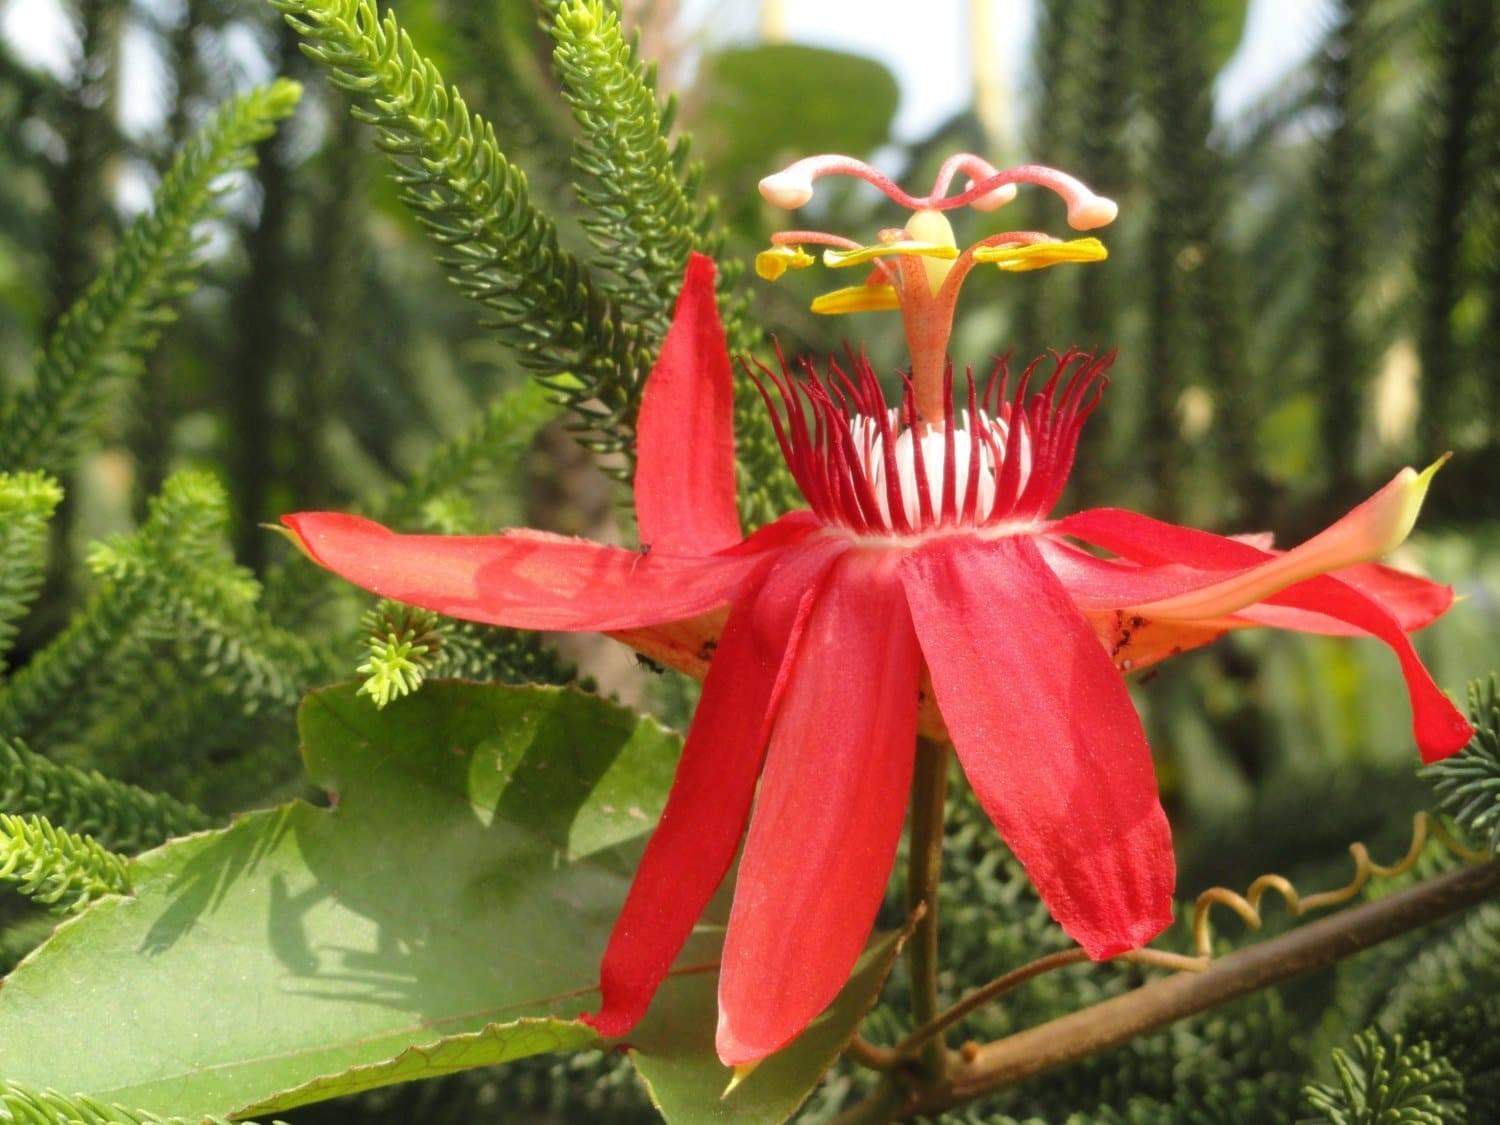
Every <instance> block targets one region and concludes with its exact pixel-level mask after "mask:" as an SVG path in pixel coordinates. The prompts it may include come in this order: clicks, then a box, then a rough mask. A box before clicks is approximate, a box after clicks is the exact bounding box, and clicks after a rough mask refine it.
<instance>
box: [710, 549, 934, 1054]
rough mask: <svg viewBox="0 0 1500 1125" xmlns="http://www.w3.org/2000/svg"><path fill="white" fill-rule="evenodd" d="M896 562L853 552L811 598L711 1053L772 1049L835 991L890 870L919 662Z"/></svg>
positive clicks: (745, 863) (744, 868)
mask: <svg viewBox="0 0 1500 1125" xmlns="http://www.w3.org/2000/svg"><path fill="white" fill-rule="evenodd" d="M894 566H895V560H894V558H893V557H892V556H891V555H890V554H889V553H887V552H880V553H851V554H849V555H846V556H845V558H844V559H843V561H841V562H840V564H839V567H838V569H837V570H835V571H834V572H833V574H832V575H831V576H830V577H829V579H828V584H827V586H826V588H825V590H824V592H823V593H822V594H821V595H820V596H819V599H818V604H817V605H816V607H815V608H814V609H813V613H812V617H811V619H810V620H809V621H808V624H807V631H806V633H805V634H804V636H803V639H802V645H801V649H800V651H799V653H798V656H797V663H796V666H795V668H794V669H793V672H792V681H791V685H790V687H789V688H788V689H787V693H786V698H785V700H784V701H783V703H782V706H781V713H780V714H779V715H778V717H777V720H776V729H775V732H774V733H773V734H772V736H771V747H770V750H769V751H768V752H767V759H766V770H765V776H764V779H763V780H762V782H761V787H760V796H759V798H758V799H757V801H756V805H755V812H754V815H753V817H752V819H751V823H750V835H749V839H748V841H747V842H746V844H745V854H744V858H743V859H742V860H741V861H740V874H739V882H738V883H737V885H736V887H735V894H734V908H733V911H732V912H731V914H730V919H729V933H728V937H727V939H726V941H725V944H724V960H723V966H722V968H721V970H720V977H719V1033H718V1052H719V1058H720V1059H721V1060H723V1062H724V1063H725V1064H727V1065H730V1066H738V1065H741V1064H744V1063H750V1062H755V1061H757V1060H759V1059H762V1058H764V1057H765V1056H766V1055H769V1054H771V1053H772V1052H773V1051H776V1050H779V1049H780V1048H781V1047H782V1046H784V1045H785V1044H786V1043H788V1042H789V1041H790V1040H791V1039H792V1038H793V1037H794V1036H796V1035H797V1034H798V1033H800V1032H801V1031H802V1029H803V1028H805V1027H806V1026H807V1025H808V1023H810V1022H811V1021H812V1019H813V1018H814V1017H815V1016H816V1015H817V1014H818V1013H819V1012H821V1011H822V1010H823V1009H824V1008H825V1007H827V1006H828V1004H829V1003H830V1002H831V1001H832V1000H833V998H834V997H835V996H836V995H837V994H838V991H839V989H840V988H842V987H843V985H844V982H845V981H846V980H848V978H849V972H850V970H851V969H852V968H853V966H854V962H855V960H856V959H857V958H858V957H859V954H860V951H861V950H862V949H863V948H864V944H865V941H866V939H867V938H868V937H869V934H870V928H871V927H872V926H873V925H874V924H875V914H876V911H877V910H879V908H880V900H881V897H882V895H883V893H884V891H885V885H886V881H887V879H888V878H889V876H890V871H891V863H892V862H893V860H894V859H895V855H896V844H897V841H898V840H899V839H900V836H901V821H902V818H903V816H904V814H905V810H906V801H907V790H908V787H909V786H910V784H911V771H912V761H913V754H914V749H915V740H916V722H917V680H918V676H919V673H920V670H921V661H920V659H919V657H918V654H917V643H916V638H915V637H914V636H913V634H912V627H911V620H910V617H909V615H908V613H907V610H906V605H905V601H904V598H903V597H902V593H901V587H900V584H899V583H898V581H897V579H896V575H895V573H894Z"/></svg>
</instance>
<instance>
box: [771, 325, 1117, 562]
mask: <svg viewBox="0 0 1500 1125" xmlns="http://www.w3.org/2000/svg"><path fill="white" fill-rule="evenodd" d="M1113 359H1114V355H1113V353H1109V354H1107V355H1104V356H1099V357H1096V356H1094V355H1092V354H1086V353H1081V352H1068V353H1066V354H1065V355H1061V356H1056V357H1055V358H1054V360H1053V369H1052V371H1051V373H1050V375H1048V377H1047V379H1046V382H1045V384H1044V385H1043V386H1042V387H1041V388H1040V389H1032V386H1033V379H1034V376H1035V375H1036V373H1037V371H1038V369H1039V368H1040V366H1041V364H1042V362H1043V361H1041V360H1038V361H1035V362H1033V363H1032V364H1031V365H1030V366H1029V367H1027V368H1026V370H1025V371H1024V372H1023V373H1022V375H1021V378H1020V379H1019V381H1018V382H1017V385H1016V389H1015V393H1014V394H1013V395H1011V394H1008V393H1007V388H1008V385H1009V382H1010V379H1009V374H1008V372H1007V370H1006V365H1005V363H1004V362H1002V363H1001V364H1000V365H999V367H997V369H996V371H995V373H994V374H993V375H992V376H991V377H990V379H989V380H988V381H987V382H986V383H985V385H984V387H983V389H982V390H981V389H980V388H979V387H977V386H976V384H975V382H974V379H973V376H972V375H968V376H966V378H965V384H966V394H967V405H966V407H965V408H964V409H955V406H954V402H953V372H952V368H951V367H949V368H946V369H945V370H944V372H943V381H942V390H941V392H940V396H941V401H940V406H939V414H940V420H939V422H938V423H937V424H933V423H931V422H929V421H928V420H927V419H925V418H924V417H922V416H921V415H920V414H919V413H918V410H917V395H918V393H919V392H918V390H917V387H916V386H915V384H914V383H913V382H912V381H911V380H909V379H908V380H906V391H905V394H904V395H903V396H902V400H901V404H900V406H897V407H890V406H888V405H887V404H886V400H885V395H884V392H883V391H882V390H881V388H880V384H879V382H878V380H877V379H876V377H875V373H874V371H873V370H872V369H871V367H870V365H869V363H868V362H867V361H866V360H865V359H864V357H862V356H861V357H859V358H857V359H856V360H855V361H854V365H853V371H852V372H846V371H845V370H844V369H843V368H841V367H839V366H838V365H837V364H830V365H829V372H828V373H827V374H826V375H823V376H821V377H820V376H819V375H818V374H817V373H816V372H815V371H814V370H813V369H812V367H811V366H810V365H805V366H804V367H803V368H802V370H801V373H800V374H793V373H792V372H790V371H788V370H787V369H786V368H785V367H783V368H782V369H781V370H780V371H779V372H778V371H773V370H772V369H770V368H768V367H765V366H758V370H751V371H750V372H749V374H750V376H751V378H752V379H754V380H755V383H756V386H757V387H758V388H759V389H760V392H761V395H762V397H763V398H764V399H765V401H766V406H767V407H768V409H769V410H770V411H771V419H772V423H773V425H774V427H775V430H776V437H777V440H778V441H780V443H781V449H782V453H783V454H784V456H785V457H786V462H787V465H788V467H789V468H790V469H791V471H792V475H793V476H794V477H795V478H796V480H797V484H798V486H799V487H800V488H801V489H802V494H803V495H804V496H805V497H806V498H807V501H808V504H809V506H810V507H811V508H812V509H813V511H814V512H815V513H817V515H818V516H819V518H820V519H822V520H823V522H824V523H826V524H828V525H830V526H834V527H838V528H841V529H844V530H847V531H851V532H854V533H855V534H858V535H865V536H894V537H908V536H914V535H928V534H932V533H936V532H942V531H946V530H950V529H957V528H968V529H981V528H994V527H997V526H998V525H1000V524H1002V523H1031V522H1035V521H1037V520H1040V519H1043V518H1045V517H1046V515H1047V513H1048V512H1050V511H1051V510H1052V507H1053V505H1055V504H1056V503H1057V500H1058V497H1059V496H1060V495H1061V493H1062V490H1063V486H1064V485H1065V484H1066V483H1067V479H1068V473H1069V471H1070V470H1071V468H1072V465H1073V454H1074V452H1075V450H1076V449H1077V445H1078V434H1079V431H1080V430H1081V429H1082V427H1083V424H1084V421H1085V420H1086V419H1087V418H1088V416H1089V414H1090V413H1091V412H1092V411H1093V409H1094V407H1095V406H1096V405H1097V404H1098V401H1099V395H1100V393H1101V392H1102V390H1103V386H1104V383H1105V378H1104V373H1105V371H1106V370H1107V369H1108V367H1109V365H1110V363H1111V362H1112V361H1113Z"/></svg>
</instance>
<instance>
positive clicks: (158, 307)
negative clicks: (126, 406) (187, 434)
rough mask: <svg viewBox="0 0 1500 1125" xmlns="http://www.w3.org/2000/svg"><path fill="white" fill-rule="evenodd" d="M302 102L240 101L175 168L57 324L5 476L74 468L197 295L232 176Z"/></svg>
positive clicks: (269, 94) (12, 441) (3, 439)
mask: <svg viewBox="0 0 1500 1125" xmlns="http://www.w3.org/2000/svg"><path fill="white" fill-rule="evenodd" d="M300 95H301V88H300V87H299V86H298V85H297V84H296V83H295V82H289V81H286V80H279V81H276V82H273V83H272V84H271V85H269V86H266V87H263V88H262V89H259V90H254V91H252V92H251V93H249V94H246V95H245V96H243V97H241V98H237V99H235V100H234V101H232V102H230V103H229V104H228V105H226V106H225V107H224V108H223V109H222V110H221V111H220V112H219V114H218V116H216V117H215V118H214V120H213V121H212V122H210V123H209V125H208V126H207V127H206V128H205V129H204V130H203V132H202V133H201V134H199V135H198V137H196V138H195V139H194V140H193V141H192V142H191V143H189V145H188V146H187V147H186V148H185V149H183V151H182V152H181V154H179V155H178V157H177V159H176V160H175V161H173V163H172V167H171V168H170V169H168V171H167V173H166V175H165V176H163V177H162V182H161V185H160V186H159V187H158V188H157V192H156V198H155V200H154V203H153V206H152V209H151V211H149V212H148V213H147V214H145V215H143V216H141V218H139V219H138V220H136V223H135V225H134V226H132V227H131V229H130V230H129V232H128V233H127V234H126V235H125V237H124V239H123V241H122V242H121V244H120V246H119V249H118V250H116V252H115V254H114V256H113V258H111V259H110V261H109V264H108V265H106V266H105V268H104V270H103V272H101V273H100V274H99V276H98V277H96V278H95V279H94V281H93V282H92V283H91V284H90V285H89V287H88V289H86V290H85V291H84V293H83V295H82V296H81V297H79V298H78V301H77V303H76V304H75V305H74V306H73V308H72V309H70V310H69V311H68V313H67V314H66V315H64V316H63V318H62V319H61V320H60V321H59V322H58V325H57V329H56V331H55V332H54V333H53V334H52V338H51V339H50V340H49V341H48V343H47V346H46V349H45V350H44V351H43V352H42V355H41V357H40V359H39V360H38V362H37V367H36V372H35V374H34V376H33V380H32V386H31V388H30V389H29V390H28V391H26V392H25V393H24V394H21V395H19V396H17V397H16V398H14V399H13V400H11V401H10V402H9V403H6V404H5V408H4V412H3V414H0V470H9V471H16V470H38V469H45V470H46V471H48V472H50V473H54V474H59V475H61V474H63V473H66V472H67V471H68V470H69V469H71V468H72V466H73V462H74V459H75V458H76V457H77V454H78V450H79V442H80V440H81V438H82V435H83V434H84V433H85V431H86V429H87V427H88V425H89V423H90V422H91V421H92V420H93V419H94V417H95V415H96V413H97V411H98V407H99V401H100V399H99V396H100V393H101V391H102V389H103V384H104V382H105V380H106V379H107V378H109V377H110V376H111V375H121V374H132V373H133V372H134V371H136V370H137V369H138V368H139V366H140V363H141V360H142V357H143V356H144V355H145V354H146V353H147V352H148V351H149V350H150V349H151V347H152V345H153V344H155V343H156V339H157V336H158V334H159V332H160V330H161V327H162V325H163V324H165V323H167V322H168V321H170V320H171V319H172V318H173V315H174V313H173V310H172V303H173V302H175V301H178V300H180V299H181V298H182V297H183V296H184V295H185V294H186V293H188V292H189V291H191V289H192V284H191V282H190V279H189V275H190V272H191V271H192V269H193V268H194V265H195V263H196V261H197V253H196V252H197V250H198V249H199V233H198V232H199V224H200V223H202V222H203V221H204V220H205V219H207V218H209V217H210V216H211V215H212V214H213V212H214V207H215V204H216V202H217V200H218V193H219V190H220V189H221V188H222V187H223V178H224V176H225V174H226V173H228V172H232V171H234V170H235V169H238V168H244V167H246V166H247V165H249V164H250V163H251V162H252V160H253V148H254V145H255V144H256V142H258V141H261V140H264V139H265V138H266V137H267V136H269V135H270V133H271V130H272V129H273V128H275V126H276V123H277V122H278V121H280V120H281V119H282V118H284V117H286V116H287V115H288V114H289V113H291V111H292V109H293V108H294V107H295V106H296V104H297V99H298V97H300Z"/></svg>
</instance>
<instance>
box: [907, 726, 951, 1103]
mask: <svg viewBox="0 0 1500 1125" xmlns="http://www.w3.org/2000/svg"><path fill="white" fill-rule="evenodd" d="M947 797H948V747H947V746H945V745H944V744H943V743H941V742H937V741H934V740H932V739H927V738H919V739H917V764H916V770H915V772H914V773H913V775H912V784H911V854H910V855H909V856H908V858H907V866H906V910H907V915H908V917H910V916H911V915H913V914H916V913H917V912H919V911H920V912H921V916H920V917H919V918H918V919H917V923H916V927H915V929H914V930H913V931H912V935H911V940H910V941H909V942H907V945H906V965H907V969H908V971H909V972H910V974H911V997H912V1000H911V1004H912V1018H913V1020H915V1022H916V1024H917V1026H918V1027H921V1026H924V1025H926V1024H927V1023H929V1022H931V1021H932V1020H933V1019H935V1018H936V1017H937V1014H938V981H937V973H938V880H939V879H940V878H941V876H942V867H943V811H944V808H945V806H946V804H947ZM920 1064H921V1068H922V1072H923V1074H924V1076H925V1077H926V1078H927V1079H929V1080H937V1079H941V1078H942V1077H943V1074H944V1073H945V1072H946V1070H947V1068H948V1047H947V1044H945V1043H944V1042H943V1038H942V1036H941V1035H938V1036H934V1037H933V1038H932V1039H931V1040H930V1041H929V1042H928V1043H927V1044H925V1045H924V1047H923V1048H922V1053H921V1055H920Z"/></svg>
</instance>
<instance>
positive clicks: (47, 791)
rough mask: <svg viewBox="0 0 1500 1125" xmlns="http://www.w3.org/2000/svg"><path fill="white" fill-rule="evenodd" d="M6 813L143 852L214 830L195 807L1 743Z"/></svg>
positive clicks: (1, 800) (0, 795) (0, 793)
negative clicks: (42, 820)
mask: <svg viewBox="0 0 1500 1125" xmlns="http://www.w3.org/2000/svg"><path fill="white" fill-rule="evenodd" d="M0 810H4V811H5V812H8V813H36V814H39V815H41V816H45V817H46V818H47V819H48V820H49V821H51V822H53V823H55V824H57V825H59V826H61V827H63V828H66V829H68V830H69V831H72V832H83V833H87V834H88V835H89V836H90V837H92V838H93V839H94V840H97V841H98V842H99V844H100V845H102V846H104V847H107V848H112V849H114V850H116V851H120V852H126V853H130V852H139V851H145V850H146V849H147V848H152V847H155V846H156V845H157V844H160V843H162V842H163V841H164V840H166V839H168V838H169V837H172V836H178V835H182V834H183V833H186V832H193V831H196V830H198V829H200V828H206V827H208V824H209V820H208V817H206V816H205V815H204V814H203V813H202V812H200V811H199V810H197V809H195V808H193V807H192V806H191V805H187V804H184V803H182V802H181V801H177V800H174V799H173V798H171V797H168V796H165V795H159V794H156V793H150V792H148V791H146V790H145V789H140V788H137V787H136V786H134V785H126V784H125V783H123V782H119V781H111V780H110V779H108V778H106V777H104V776H103V775H102V774H100V773H99V772H98V771H96V770H89V771H87V772H85V771H84V770H81V769H77V768H76V767H73V766H68V765H60V764H58V763H56V762H52V761H49V760H48V759H46V758H44V757H42V756H41V755H40V754H36V753H33V752H32V751H30V750H28V749H26V747H24V746H22V745H21V744H20V743H19V742H10V741H7V740H6V739H4V738H0Z"/></svg>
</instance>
